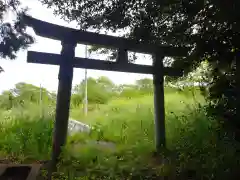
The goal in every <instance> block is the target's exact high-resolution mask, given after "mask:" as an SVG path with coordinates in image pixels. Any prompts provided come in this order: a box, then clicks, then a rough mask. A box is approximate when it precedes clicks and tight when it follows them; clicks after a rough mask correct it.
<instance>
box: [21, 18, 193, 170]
mask: <svg viewBox="0 0 240 180" xmlns="http://www.w3.org/2000/svg"><path fill="white" fill-rule="evenodd" d="M24 20H25V22H26V24H27V25H28V26H31V27H32V28H33V29H34V31H35V33H36V34H37V35H39V36H42V37H47V38H51V39H55V40H60V41H61V42H62V51H61V54H51V53H42V52H33V51H28V55H27V62H29V63H40V64H52V65H60V70H59V77H58V79H59V84H58V94H57V105H56V119H55V127H54V135H53V150H52V161H51V162H52V163H51V164H52V165H51V167H52V171H55V168H56V164H57V162H58V161H57V160H58V158H59V155H60V153H61V147H62V146H64V144H65V142H66V136H67V127H68V118H69V106H70V97H71V88H72V78H73V68H74V67H76V68H86V69H97V70H106V71H120V72H132V73H143V74H153V83H154V107H155V108H154V109H155V112H154V120H155V134H156V135H155V142H156V150H157V151H159V150H160V148H161V147H165V143H166V142H165V108H164V78H163V77H164V75H168V76H181V75H182V71H181V70H176V69H173V68H167V67H163V58H164V57H165V56H169V57H173V56H187V53H188V50H189V49H188V48H185V47H178V48H176V47H171V46H156V45H151V44H146V43H139V42H137V41H133V40H129V39H126V38H120V37H114V36H108V35H102V34H97V33H92V32H86V31H81V30H76V29H72V28H67V27H62V26H59V25H55V24H51V23H47V22H44V21H41V20H37V19H34V18H32V17H30V16H24ZM77 43H81V44H89V45H100V46H104V47H108V48H116V49H117V50H118V58H117V61H116V62H108V61H102V60H94V59H88V58H79V57H75V47H76V45H77ZM128 51H133V52H140V53H147V54H151V55H152V56H153V65H152V66H147V65H137V64H132V63H130V62H128V54H127V53H128ZM52 171H51V172H52Z"/></svg>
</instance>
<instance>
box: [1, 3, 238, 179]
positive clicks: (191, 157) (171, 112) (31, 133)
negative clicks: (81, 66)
mask: <svg viewBox="0 0 240 180" xmlns="http://www.w3.org/2000/svg"><path fill="white" fill-rule="evenodd" d="M40 1H41V2H42V3H43V4H47V5H48V7H49V8H54V9H55V13H56V14H57V15H60V16H62V17H63V19H66V20H70V21H73V20H76V21H77V22H78V23H79V24H80V25H81V28H82V29H88V28H94V29H95V30H96V29H98V30H99V29H103V28H104V29H107V30H111V31H116V30H123V31H124V32H125V34H124V36H125V37H128V38H132V39H135V40H136V41H138V42H140V43H141V42H146V43H151V44H166V45H171V46H176V47H177V46H182V45H184V46H188V47H190V48H191V51H190V52H189V55H188V57H186V58H183V59H182V58H174V59H172V60H173V63H172V66H173V67H177V68H183V69H184V70H185V72H186V73H189V72H191V71H192V70H193V69H196V68H197V67H198V66H199V64H200V63H201V62H206V63H207V64H208V69H207V71H205V72H203V74H202V73H200V74H201V77H203V76H204V77H205V79H204V80H206V82H207V83H208V86H207V87H206V88H205V87H201V90H202V92H204V93H202V94H204V98H203V97H202V96H201V95H200V93H199V90H195V88H192V87H188V88H186V87H185V88H177V89H175V88H173V87H170V85H171V83H169V84H167V86H166V87H165V91H166V127H167V142H168V144H167V146H168V150H163V151H162V154H161V155H156V154H154V153H153V151H154V128H153V105H152V84H151V80H149V79H144V80H140V81H138V82H136V83H135V84H134V85H121V86H116V85H114V84H113V83H112V82H111V81H110V80H109V79H107V78H105V77H100V78H98V79H93V78H89V79H88V85H89V106H88V108H89V114H88V116H87V117H85V116H83V113H82V103H83V97H84V82H82V83H80V84H79V85H78V86H76V87H75V88H74V93H73V96H72V100H71V116H72V117H74V118H76V119H81V120H83V121H85V122H87V123H89V124H91V125H93V126H94V127H96V128H95V130H93V131H92V132H91V133H90V135H89V134H76V135H75V136H73V137H69V139H68V143H67V146H66V147H65V151H64V153H63V158H62V162H61V164H60V169H59V172H58V173H59V174H60V176H61V178H64V177H65V179H76V178H77V177H79V176H81V178H78V179H83V178H85V179H159V176H167V177H168V178H169V179H187V178H190V176H191V177H192V179H238V177H239V173H238V167H239V160H240V159H239V158H240V156H239V153H238V152H239V142H237V141H236V140H235V139H236V135H237V133H236V130H235V129H236V127H237V128H238V129H239V127H240V126H239V118H237V110H236V108H237V84H236V81H237V75H236V61H237V58H238V56H237V55H238V54H239V46H240V45H239V42H240V41H239V39H240V38H239V37H240V36H239V24H240V23H238V22H239V19H240V18H239V13H238V9H239V7H240V3H239V1H234V2H231V3H228V2H227V1H223V0H218V1H217V0H206V1H188V0H186V1H185V0H183V1H157V0H153V1H148V0H134V1H133V0H132V1H131V0H130V1H126V2H123V1H120V0H114V1H112V0H109V1H107V2H105V1H97V0H92V1H81V0H51V1H49V0H40ZM103 2H104V3H103ZM0 10H1V12H0V21H1V22H0V56H1V57H3V58H10V59H14V58H15V57H16V53H17V52H18V51H19V50H20V49H23V48H26V47H28V45H29V44H31V43H33V38H32V37H30V36H29V35H28V34H26V32H25V26H24V22H23V19H22V15H23V14H24V13H25V12H26V10H25V9H24V8H23V7H22V6H21V3H20V1H19V0H6V1H3V0H0ZM8 12H12V13H14V15H16V20H15V21H14V22H10V21H9V22H8V21H5V19H4V17H5V15H6V14H7V13H8ZM100 49H101V48H100ZM98 50H99V47H92V51H98ZM101 52H103V53H111V58H115V56H116V51H112V50H106V49H101ZM134 59H135V54H134V55H133V59H131V60H134ZM203 69H204V68H200V71H199V72H201V70H203ZM1 72H3V69H2V68H1V67H0V73H1ZM193 77H194V78H195V77H196V74H194V76H193ZM166 80H167V81H168V82H169V81H170V82H172V79H166ZM180 80H181V81H186V77H182V78H181V79H180ZM194 81H195V80H194ZM179 82H180V81H179V79H178V83H179ZM175 86H176V84H175ZM40 92H41V96H40V95H39V94H40ZM192 92H195V95H194V96H192V95H193V94H192ZM40 97H42V98H40ZM193 97H194V98H193ZM205 98H206V99H207V101H206V103H205V101H204V99H205ZM55 103H56V95H55V93H50V92H47V90H46V89H39V88H38V87H35V86H32V85H30V84H25V83H19V84H17V85H16V87H15V88H14V89H12V90H9V91H5V92H3V93H2V95H1V96H0V118H1V119H0V120H1V125H0V127H1V131H0V136H1V137H0V152H1V154H0V155H1V156H2V159H6V161H20V162H22V161H38V160H43V159H49V156H50V151H51V133H52V128H53V119H54V109H55ZM223 121H224V122H231V123H230V124H231V125H232V126H233V127H234V129H233V128H232V127H231V128H230V129H227V128H226V127H227V126H226V124H228V123H225V124H222V122H223ZM93 140H102V141H110V142H113V143H115V147H114V148H113V147H106V146H101V148H100V146H99V145H96V144H94V143H93V144H91V143H90V144H89V142H92V141H93ZM61 173H62V174H61ZM57 179H60V177H59V176H58V177H57Z"/></svg>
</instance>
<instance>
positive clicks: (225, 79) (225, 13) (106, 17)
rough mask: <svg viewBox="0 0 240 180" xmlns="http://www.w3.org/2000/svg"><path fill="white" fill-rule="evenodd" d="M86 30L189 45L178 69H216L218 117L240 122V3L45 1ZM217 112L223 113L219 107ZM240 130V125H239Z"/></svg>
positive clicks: (212, 95) (212, 94)
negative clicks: (204, 65)
mask: <svg viewBox="0 0 240 180" xmlns="http://www.w3.org/2000/svg"><path fill="white" fill-rule="evenodd" d="M40 1H41V2H42V3H43V4H47V5H48V7H51V8H54V10H55V14H57V15H60V16H61V17H62V18H64V19H65V20H69V21H73V20H76V21H77V22H78V24H79V25H80V27H81V28H82V29H87V28H94V29H102V28H104V29H107V30H112V31H116V30H119V29H122V30H124V32H126V33H125V34H124V36H126V37H129V38H132V39H135V40H137V41H139V42H148V43H152V44H166V45H172V46H176V47H178V46H182V45H185V46H188V47H191V51H190V52H189V55H188V57H187V58H175V61H174V62H173V65H172V66H174V67H181V68H184V70H185V72H190V71H191V70H192V69H194V68H196V67H198V65H199V64H200V63H201V62H202V61H206V60H207V61H208V63H209V66H210V67H211V69H212V71H211V78H210V79H211V83H210V86H209V93H210V96H209V99H210V102H211V104H213V107H215V108H214V109H215V110H217V111H216V112H217V114H219V115H221V116H223V117H224V118H225V119H228V120H230V119H237V118H236V108H235V107H236V106H237V104H236V102H237V100H236V58H237V53H238V52H239V48H240V22H239V21H240V14H239V13H238V10H239V9H240V1H225V0H202V1H201V0H162V1H159V0H151V1H149V0H129V1H123V0H105V1H98V0H40ZM216 107H217V108H216ZM239 125H240V124H239Z"/></svg>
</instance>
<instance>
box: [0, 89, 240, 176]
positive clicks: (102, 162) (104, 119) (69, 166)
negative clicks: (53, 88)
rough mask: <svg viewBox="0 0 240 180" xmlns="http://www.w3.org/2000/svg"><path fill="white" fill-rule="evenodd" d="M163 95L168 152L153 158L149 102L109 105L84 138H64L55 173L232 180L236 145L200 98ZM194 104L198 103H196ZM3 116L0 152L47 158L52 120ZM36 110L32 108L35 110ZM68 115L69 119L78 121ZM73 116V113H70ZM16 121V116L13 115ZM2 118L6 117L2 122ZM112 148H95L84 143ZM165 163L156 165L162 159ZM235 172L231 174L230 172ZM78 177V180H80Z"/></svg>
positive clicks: (92, 116)
mask: <svg viewBox="0 0 240 180" xmlns="http://www.w3.org/2000/svg"><path fill="white" fill-rule="evenodd" d="M195 97H196V98H195V99H194V98H192V97H191V96H190V95H186V94H185V95H184V94H181V93H180V92H177V93H175V92H171V93H168V94H166V97H165V100H166V137H167V147H168V151H163V153H162V154H161V155H159V156H157V157H156V156H155V155H154V153H153V152H154V150H155V147H154V121H153V103H152V102H153V97H152V96H145V97H141V98H135V99H131V100H128V101H126V100H121V99H118V100H113V101H112V102H110V103H109V104H108V105H102V106H100V107H99V108H97V109H95V110H94V111H92V112H91V113H89V115H88V116H87V118H83V119H82V120H83V121H85V122H87V123H89V124H90V125H92V126H94V127H97V128H96V129H95V130H93V131H92V132H91V133H90V134H86V133H80V134H76V135H74V136H71V137H69V138H68V141H67V145H66V147H65V148H64V152H63V154H62V161H61V163H60V166H59V173H60V172H61V174H62V175H61V177H62V178H63V177H65V179H76V177H79V179H159V177H160V176H168V177H169V179H188V176H189V174H190V172H195V173H191V174H194V175H193V176H194V177H193V179H234V177H233V175H235V174H234V173H235V171H236V169H238V167H239V162H240V156H239V154H238V152H239V151H238V150H239V147H240V146H239V143H237V142H236V141H235V140H234V138H233V137H231V136H230V135H228V134H226V133H224V131H223V130H222V128H221V126H220V125H219V124H218V123H217V121H216V120H215V119H213V118H212V117H208V116H207V115H206V111H205V108H204V101H203V99H201V98H202V97H201V96H198V97H197V96H195ZM198 102H200V103H198ZM32 108H33V109H31V107H29V109H27V108H25V110H24V113H22V114H21V113H20V112H17V109H15V110H12V111H11V112H8V117H11V118H10V119H11V120H5V121H2V123H1V129H0V152H1V155H2V156H3V157H7V158H9V159H11V160H12V158H13V159H14V160H15V161H18V162H19V161H20V162H26V161H37V160H44V159H49V158H50V153H51V142H52V137H51V135H52V130H53V117H52V116H50V115H49V113H48V112H47V111H46V114H45V115H44V118H42V119H41V118H39V115H38V114H37V112H38V110H34V107H32ZM35 108H36V109H38V108H37V107H35ZM74 111H75V110H73V111H72V112H71V113H72V114H71V115H72V116H73V117H74V118H76V119H78V118H81V117H80V116H81V115H80V116H79V114H78V113H76V112H74ZM76 111H77V110H76ZM18 113H19V114H21V115H19V114H18ZM16 114H18V115H16ZM4 117H6V116H4ZM90 140H91V141H93V140H102V141H111V142H114V143H115V145H116V146H115V147H114V148H108V147H104V148H100V147H99V146H98V145H95V144H89V143H88V142H89V141H90ZM163 157H164V159H165V160H167V162H165V164H164V165H163V164H162V162H163V161H162V159H163ZM236 172H237V171H236ZM80 176H81V178H80Z"/></svg>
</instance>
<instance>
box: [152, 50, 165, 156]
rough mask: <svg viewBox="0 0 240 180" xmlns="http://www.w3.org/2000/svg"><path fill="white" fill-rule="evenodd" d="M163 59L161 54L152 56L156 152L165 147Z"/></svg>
mask: <svg viewBox="0 0 240 180" xmlns="http://www.w3.org/2000/svg"><path fill="white" fill-rule="evenodd" d="M163 59H164V56H163V55H162V54H161V53H156V54H154V55H153V68H154V73H153V85H154V122H155V144H156V150H157V152H160V151H161V149H162V148H165V146H166V135H165V133H166V130H165V106H164V72H163V71H164V68H163Z"/></svg>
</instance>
